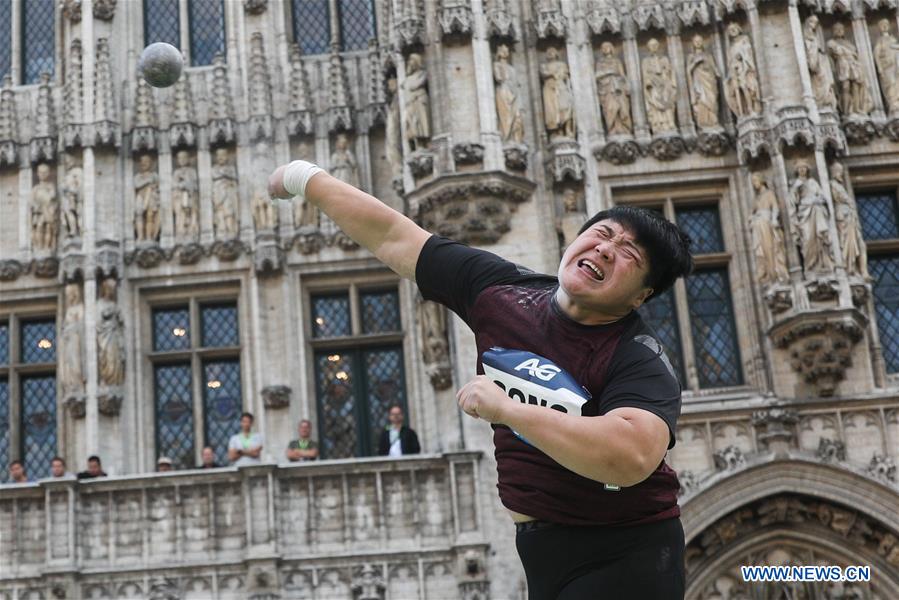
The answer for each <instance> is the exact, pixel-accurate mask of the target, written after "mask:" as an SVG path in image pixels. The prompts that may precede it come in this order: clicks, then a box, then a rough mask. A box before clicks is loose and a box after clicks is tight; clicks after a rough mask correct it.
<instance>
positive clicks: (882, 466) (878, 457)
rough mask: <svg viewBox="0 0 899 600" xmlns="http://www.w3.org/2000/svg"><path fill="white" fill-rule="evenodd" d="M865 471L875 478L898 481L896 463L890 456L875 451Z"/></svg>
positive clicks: (892, 481) (891, 481)
mask: <svg viewBox="0 0 899 600" xmlns="http://www.w3.org/2000/svg"><path fill="white" fill-rule="evenodd" d="M865 472H866V473H867V474H868V475H870V476H871V477H873V478H875V479H879V480H881V481H884V482H890V483H896V463H894V462H893V459H892V458H890V457H889V456H887V455H885V454H882V453H880V452H875V453H874V456H872V457H871V462H870V463H869V464H868V468H867V469H865Z"/></svg>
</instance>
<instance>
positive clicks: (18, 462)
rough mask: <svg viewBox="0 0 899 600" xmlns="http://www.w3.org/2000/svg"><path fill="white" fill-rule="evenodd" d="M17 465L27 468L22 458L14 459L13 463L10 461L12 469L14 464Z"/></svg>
mask: <svg viewBox="0 0 899 600" xmlns="http://www.w3.org/2000/svg"><path fill="white" fill-rule="evenodd" d="M16 465H19V466H20V467H22V468H23V469H24V468H25V464H24V463H23V462H22V461H21V460H14V461H12V462H11V463H9V468H10V469H12V468H13V467H14V466H16Z"/></svg>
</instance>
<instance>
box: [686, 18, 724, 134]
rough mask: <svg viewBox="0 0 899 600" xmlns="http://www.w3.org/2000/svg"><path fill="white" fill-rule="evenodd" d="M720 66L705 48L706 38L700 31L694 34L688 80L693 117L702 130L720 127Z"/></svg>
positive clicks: (688, 57)
mask: <svg viewBox="0 0 899 600" xmlns="http://www.w3.org/2000/svg"><path fill="white" fill-rule="evenodd" d="M720 76H721V75H720V74H719V73H718V66H717V65H716V64H715V59H714V58H712V56H711V54H709V53H708V52H707V51H706V49H705V40H704V39H703V38H702V36H701V35H699V34H698V33H697V34H696V35H694V36H693V49H692V51H691V52H690V54H689V56H687V81H688V82H689V86H690V104H691V105H692V106H693V118H694V120H695V121H696V125H697V126H698V127H699V129H700V130H703V129H720V127H721V121H720V120H719V118H718V78H719V77H720Z"/></svg>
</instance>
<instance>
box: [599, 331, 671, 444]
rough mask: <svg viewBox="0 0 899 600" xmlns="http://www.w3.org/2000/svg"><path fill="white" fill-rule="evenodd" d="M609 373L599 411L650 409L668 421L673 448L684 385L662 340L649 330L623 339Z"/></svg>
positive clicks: (601, 412)
mask: <svg viewBox="0 0 899 600" xmlns="http://www.w3.org/2000/svg"><path fill="white" fill-rule="evenodd" d="M608 373H609V375H608V383H607V384H606V386H605V388H604V389H603V391H602V394H601V395H600V397H599V414H601V415H604V414H606V413H607V412H609V411H610V410H612V409H615V408H621V407H622V406H632V407H634V408H641V409H643V410H648V411H649V412H651V413H653V414H655V415H658V416H659V417H661V418H662V420H663V421H665V423H666V424H667V425H668V432H669V434H670V439H669V441H668V448H669V449H671V448H673V447H674V431H675V427H677V417H678V416H679V415H680V408H681V388H680V383H679V382H678V380H677V377H676V376H675V375H674V369H672V367H671V363H670V362H669V361H668V357H667V356H665V353H664V351H663V350H662V346H661V344H659V342H658V341H657V340H656V339H655V338H654V337H652V336H650V335H647V334H645V333H640V334H638V335H636V336H634V337H633V338H631V339H629V340H627V339H622V340H621V345H620V346H619V347H618V349H617V350H616V351H615V356H614V357H613V358H612V363H611V364H610V365H609V372H608Z"/></svg>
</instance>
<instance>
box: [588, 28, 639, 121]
mask: <svg viewBox="0 0 899 600" xmlns="http://www.w3.org/2000/svg"><path fill="white" fill-rule="evenodd" d="M596 88H597V91H598V92H599V105H600V107H601V108H602V117H603V119H605V122H606V133H607V134H608V135H610V136H612V135H627V134H630V133H633V131H634V124H633V121H632V120H631V89H630V84H629V83H628V80H627V75H625V74H624V64H623V63H622V62H621V58H620V57H619V56H618V53H617V52H616V51H615V46H614V45H613V44H612V43H611V42H603V43H602V44H601V45H600V47H599V60H597V61H596Z"/></svg>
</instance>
